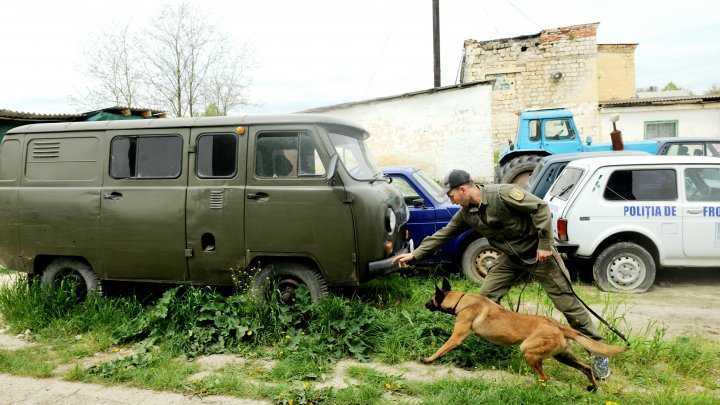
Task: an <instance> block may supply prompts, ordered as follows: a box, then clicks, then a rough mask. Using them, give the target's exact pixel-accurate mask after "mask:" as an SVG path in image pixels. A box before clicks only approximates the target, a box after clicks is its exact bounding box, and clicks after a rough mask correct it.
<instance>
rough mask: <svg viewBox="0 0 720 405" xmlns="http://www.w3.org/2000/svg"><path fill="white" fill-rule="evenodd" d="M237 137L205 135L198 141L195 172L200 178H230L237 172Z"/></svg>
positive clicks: (231, 135)
mask: <svg viewBox="0 0 720 405" xmlns="http://www.w3.org/2000/svg"><path fill="white" fill-rule="evenodd" d="M237 153H238V152H237V135H234V134H203V135H200V136H198V139H197V154H196V159H197V160H196V162H197V163H196V167H195V172H196V174H197V176H198V177H200V178H230V177H233V176H235V173H236V172H237Z"/></svg>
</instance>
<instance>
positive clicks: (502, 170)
mask: <svg viewBox="0 0 720 405" xmlns="http://www.w3.org/2000/svg"><path fill="white" fill-rule="evenodd" d="M542 158H543V157H542V156H540V155H522V156H518V157H516V158H513V159H511V160H509V161H508V162H507V163H505V164H504V165H503V166H501V167H499V168H498V170H497V174H496V178H495V181H496V182H497V183H508V184H513V183H514V184H517V185H520V186H525V185H526V184H527V183H528V181H530V173H532V171H533V170H535V167H536V166H537V165H538V163H539V162H540V159H542Z"/></svg>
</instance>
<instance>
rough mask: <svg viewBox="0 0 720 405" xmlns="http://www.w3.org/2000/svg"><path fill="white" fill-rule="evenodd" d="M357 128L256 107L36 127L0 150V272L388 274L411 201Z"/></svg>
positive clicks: (302, 277)
mask: <svg viewBox="0 0 720 405" xmlns="http://www.w3.org/2000/svg"><path fill="white" fill-rule="evenodd" d="M367 137H368V134H367V132H366V131H365V130H363V129H362V128H361V127H359V126H357V125H355V124H354V123H352V122H349V121H345V120H340V119H337V118H333V117H329V116H323V115H310V114H288V115H263V116H239V117H212V118H209V117H206V118H178V119H152V120H137V121H104V122H78V123H52V124H34V125H26V126H22V127H18V128H14V129H12V130H10V131H9V132H7V134H6V135H5V137H4V138H3V140H2V144H0V266H4V267H7V268H10V269H16V270H19V271H22V272H26V273H28V274H30V275H31V276H39V277H41V278H42V280H43V282H45V283H55V282H57V281H59V280H61V279H63V278H72V279H73V280H76V281H79V282H80V285H81V286H82V287H83V288H86V289H87V291H88V292H92V291H97V290H99V289H100V282H101V280H135V281H150V282H168V283H187V284H196V285H232V284H233V278H234V277H236V276H243V275H245V276H249V277H252V279H253V280H254V287H255V288H256V291H257V290H259V289H262V288H263V286H264V285H265V284H266V282H265V281H266V280H274V281H276V284H274V285H275V287H274V288H278V287H279V288H280V290H281V291H282V293H283V297H284V298H285V299H288V300H292V299H293V297H294V291H295V289H296V288H297V287H298V286H300V285H305V286H307V288H308V289H309V291H310V294H311V296H312V297H313V298H314V299H316V298H318V297H319V296H321V295H323V294H325V293H326V292H327V291H328V288H329V287H336V286H356V285H359V284H360V283H363V282H365V281H367V280H370V279H371V278H373V277H375V276H377V275H380V274H385V273H387V272H390V271H392V270H394V269H395V267H394V266H392V265H391V264H390V262H391V259H392V257H393V256H395V255H397V254H399V253H402V252H406V251H407V243H406V240H407V235H406V223H407V219H408V214H407V212H408V211H407V208H406V206H405V204H404V201H403V198H402V196H401V195H400V194H399V193H398V192H397V190H396V189H395V188H394V187H393V186H392V185H391V184H389V183H388V181H386V179H385V178H384V177H382V174H381V171H380V168H379V167H378V166H377V165H376V164H375V162H374V161H373V159H372V157H371V156H370V153H369V151H368V150H367V147H366V145H365V143H364V140H365V139H366V138H367Z"/></svg>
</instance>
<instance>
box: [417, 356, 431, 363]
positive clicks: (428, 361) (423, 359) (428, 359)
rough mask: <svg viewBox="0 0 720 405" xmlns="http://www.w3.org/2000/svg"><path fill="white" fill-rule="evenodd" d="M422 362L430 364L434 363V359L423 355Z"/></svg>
mask: <svg viewBox="0 0 720 405" xmlns="http://www.w3.org/2000/svg"><path fill="white" fill-rule="evenodd" d="M420 363H422V364H430V363H432V360H430V358H429V357H421V358H420Z"/></svg>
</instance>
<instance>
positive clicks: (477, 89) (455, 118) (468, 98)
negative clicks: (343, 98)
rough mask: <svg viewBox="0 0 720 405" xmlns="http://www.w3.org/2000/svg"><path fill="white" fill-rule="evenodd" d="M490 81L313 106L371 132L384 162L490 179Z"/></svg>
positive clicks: (437, 176)
mask: <svg viewBox="0 0 720 405" xmlns="http://www.w3.org/2000/svg"><path fill="white" fill-rule="evenodd" d="M491 89H492V83H491V82H480V83H474V84H473V83H468V84H465V85H462V86H452V87H442V88H439V89H434V90H428V91H423V92H417V93H411V94H405V95H401V96H397V97H387V98H381V99H375V100H369V101H363V102H359V103H351V104H343V105H337V106H329V107H322V108H317V109H313V110H310V111H309V112H319V113H323V114H330V115H334V116H338V117H342V118H346V119H350V120H353V121H355V122H358V123H360V124H362V125H363V126H364V127H365V129H367V130H368V132H369V133H370V139H368V145H369V147H370V150H371V151H372V153H373V155H374V156H375V158H376V159H377V161H378V163H379V164H380V165H382V166H415V167H419V168H422V169H424V170H426V171H427V172H428V173H429V174H430V176H432V177H433V178H435V179H442V178H443V177H444V176H445V174H447V172H449V171H450V170H452V169H456V168H457V169H464V170H467V171H468V173H470V174H471V175H472V176H473V178H475V179H477V180H480V181H484V182H490V181H492V179H493V174H494V162H493V146H492V133H491V126H492V120H491V101H492V100H491V98H492V94H491Z"/></svg>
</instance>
